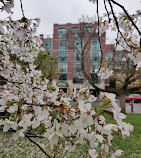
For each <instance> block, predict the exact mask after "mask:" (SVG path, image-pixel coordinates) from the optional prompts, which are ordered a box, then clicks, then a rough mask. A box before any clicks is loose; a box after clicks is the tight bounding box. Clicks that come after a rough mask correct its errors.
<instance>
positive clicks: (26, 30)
mask: <svg viewBox="0 0 141 158" xmlns="http://www.w3.org/2000/svg"><path fill="white" fill-rule="evenodd" d="M39 21H40V20H39V19H38V18H37V19H33V20H29V19H27V18H25V17H23V18H22V19H20V20H18V21H13V20H12V19H11V18H9V20H8V21H5V20H1V21H0V45H1V47H0V76H1V78H2V79H1V84H2V85H1V87H0V88H1V91H0V114H1V115H0V126H2V127H3V132H7V131H11V130H12V131H13V132H14V134H13V139H14V140H17V139H18V138H19V137H27V136H28V137H30V136H37V137H38V136H39V137H45V138H47V140H48V141H49V144H50V146H51V147H52V148H56V146H58V145H60V146H61V147H62V149H63V152H64V153H65V152H67V151H72V150H75V148H76V146H77V144H81V145H83V144H85V143H87V142H89V148H88V150H87V154H89V156H91V157H92V158H95V157H98V156H101V157H106V155H108V154H109V153H111V156H112V158H114V157H115V156H120V155H121V153H122V151H121V150H116V149H115V150H113V149H112V148H111V147H112V143H111V142H112V139H113V136H112V134H113V133H114V132H116V133H121V135H122V136H123V137H125V136H129V135H130V132H131V131H132V130H133V126H132V125H130V124H127V123H125V122H123V121H122V120H123V119H124V118H125V117H126V116H125V115H124V114H122V113H121V112H120V110H121V109H120V108H119V107H118V106H117V105H116V100H115V95H113V94H108V93H105V98H107V99H106V101H105V102H104V103H103V104H102V107H100V108H96V107H95V106H93V102H94V101H95V100H96V98H95V97H94V96H92V95H91V94H90V93H89V92H88V91H87V90H86V89H85V88H83V89H81V90H80V91H79V93H78V94H76V93H75V96H74V97H75V100H76V102H75V105H73V106H72V104H71V99H70V98H67V97H65V95H63V94H60V92H59V88H58V87H57V86H56V84H55V83H52V84H51V83H49V81H48V80H47V79H46V78H44V79H43V77H42V73H41V71H39V70H36V69H35V66H34V65H33V61H34V57H35V56H36V55H37V54H38V53H39V51H40V50H42V48H40V45H41V41H40V39H39V37H38V36H37V35H36V29H37V27H38V25H39ZM12 55H15V57H16V58H15V59H13V58H12ZM19 61H24V62H25V63H26V64H27V65H26V68H23V67H22V64H20V62H19ZM102 74H104V73H103V72H101V75H102ZM104 76H105V75H104ZM104 78H105V77H104ZM109 106H112V107H113V116H114V120H115V123H108V122H107V121H106V119H105V117H104V115H103V114H102V113H101V110H102V109H103V108H105V107H109Z"/></svg>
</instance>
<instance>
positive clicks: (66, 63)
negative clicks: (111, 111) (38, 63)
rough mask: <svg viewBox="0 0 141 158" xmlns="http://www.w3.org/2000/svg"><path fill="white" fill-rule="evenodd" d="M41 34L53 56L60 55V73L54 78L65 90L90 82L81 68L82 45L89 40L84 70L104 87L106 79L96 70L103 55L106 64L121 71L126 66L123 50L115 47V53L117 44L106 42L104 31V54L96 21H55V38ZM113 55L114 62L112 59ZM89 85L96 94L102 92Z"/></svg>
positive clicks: (84, 85)
mask: <svg viewBox="0 0 141 158" xmlns="http://www.w3.org/2000/svg"><path fill="white" fill-rule="evenodd" d="M40 38H41V39H42V41H43V47H44V48H45V50H47V51H48V52H49V53H50V55H51V57H53V58H56V57H58V63H57V67H58V73H57V74H56V75H55V76H54V80H55V81H56V82H57V85H58V86H59V87H60V88H62V89H63V90H64V91H65V92H66V91H67V89H68V88H69V89H70V90H71V91H73V89H74V88H76V89H77V90H79V89H80V86H81V87H87V86H88V82H87V80H86V79H85V77H84V76H83V73H82V70H81V54H80V53H81V50H82V47H83V46H84V45H85V44H86V43H87V42H88V44H87V48H86V49H85V70H86V71H87V72H88V73H89V74H90V75H91V77H92V78H94V79H95V83H96V84H98V86H100V87H101V88H105V82H104V81H103V80H102V79H101V78H100V77H99V76H96V74H95V73H94V70H95V69H98V68H99V66H100V60H101V56H103V60H104V61H106V62H107V67H108V68H109V69H114V70H115V72H118V71H120V70H121V69H123V68H124V67H125V66H126V65H125V64H124V63H123V61H122V58H123V56H124V52H123V51H116V53H114V51H113V50H114V45H112V44H108V45H107V44H106V32H104V33H103V34H102V35H101V46H102V51H103V52H102V55H101V51H100V43H99V40H98V35H97V24H96V23H95V24H94V25H92V24H90V23H80V24H71V23H68V24H61V25H59V24H54V31H53V38H44V36H43V34H41V35H40ZM80 39H81V40H80ZM113 59H114V62H112V61H113ZM111 62H112V63H111ZM107 83H108V82H107ZM89 89H90V90H91V92H93V94H94V95H96V96H98V95H99V94H98V92H97V91H95V90H94V89H93V88H92V87H91V86H90V87H89Z"/></svg>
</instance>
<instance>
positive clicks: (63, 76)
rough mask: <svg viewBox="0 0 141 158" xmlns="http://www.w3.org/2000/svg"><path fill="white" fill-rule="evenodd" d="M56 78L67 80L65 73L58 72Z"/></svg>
mask: <svg viewBox="0 0 141 158" xmlns="http://www.w3.org/2000/svg"><path fill="white" fill-rule="evenodd" d="M58 80H63V81H64V80H67V74H66V73H65V74H58Z"/></svg>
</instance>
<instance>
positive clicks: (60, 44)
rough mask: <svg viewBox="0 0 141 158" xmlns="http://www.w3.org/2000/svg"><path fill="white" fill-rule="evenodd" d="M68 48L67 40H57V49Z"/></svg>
mask: <svg viewBox="0 0 141 158" xmlns="http://www.w3.org/2000/svg"><path fill="white" fill-rule="evenodd" d="M67 49H68V41H65V40H59V41H58V50H67Z"/></svg>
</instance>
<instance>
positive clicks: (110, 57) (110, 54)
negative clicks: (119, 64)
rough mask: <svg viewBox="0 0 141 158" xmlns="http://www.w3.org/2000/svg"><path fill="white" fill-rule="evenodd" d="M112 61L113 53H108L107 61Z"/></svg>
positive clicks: (106, 55)
mask: <svg viewBox="0 0 141 158" xmlns="http://www.w3.org/2000/svg"><path fill="white" fill-rule="evenodd" d="M112 60H113V53H110V52H108V53H106V54H105V61H106V62H112Z"/></svg>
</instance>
